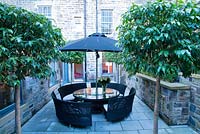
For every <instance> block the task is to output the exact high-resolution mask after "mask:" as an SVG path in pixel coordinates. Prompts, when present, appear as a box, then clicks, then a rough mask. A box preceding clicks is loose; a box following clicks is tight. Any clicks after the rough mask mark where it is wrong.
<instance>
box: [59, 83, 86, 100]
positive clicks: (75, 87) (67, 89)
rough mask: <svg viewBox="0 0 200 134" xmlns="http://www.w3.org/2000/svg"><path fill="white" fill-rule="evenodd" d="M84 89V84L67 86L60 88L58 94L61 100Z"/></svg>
mask: <svg viewBox="0 0 200 134" xmlns="http://www.w3.org/2000/svg"><path fill="white" fill-rule="evenodd" d="M83 88H86V83H75V84H69V85H65V86H62V87H60V88H59V89H58V92H59V93H60V96H61V99H62V100H63V98H64V97H65V96H67V95H70V94H72V93H73V92H74V91H76V90H79V89H83Z"/></svg>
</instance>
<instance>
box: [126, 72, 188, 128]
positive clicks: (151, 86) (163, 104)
mask: <svg viewBox="0 0 200 134" xmlns="http://www.w3.org/2000/svg"><path fill="white" fill-rule="evenodd" d="M127 84H128V86H129V88H130V87H135V88H136V93H137V96H138V97H139V98H140V99H141V100H142V101H144V102H145V103H146V104H147V105H148V106H149V107H150V108H151V109H153V108H154V98H155V97H154V96H155V86H156V84H155V79H154V78H152V77H149V76H146V75H142V74H138V75H137V76H134V77H130V78H129V79H128V80H127ZM189 102H190V87H189V86H187V85H184V84H181V83H167V82H163V81H161V94H160V116H161V117H162V118H163V120H164V121H165V122H166V123H168V124H169V125H175V124H187V122H188V119H189Z"/></svg>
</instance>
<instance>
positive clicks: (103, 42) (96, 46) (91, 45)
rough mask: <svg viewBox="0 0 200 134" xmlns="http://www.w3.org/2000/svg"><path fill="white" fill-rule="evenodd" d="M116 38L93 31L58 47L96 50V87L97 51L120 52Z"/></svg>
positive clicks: (87, 50) (66, 49) (74, 49)
mask: <svg viewBox="0 0 200 134" xmlns="http://www.w3.org/2000/svg"><path fill="white" fill-rule="evenodd" d="M116 43H117V41H116V40H114V39H111V38H108V37H107V36H105V35H104V34H102V33H93V34H91V35H89V36H88V37H86V38H83V39H78V40H75V41H72V42H70V43H68V44H66V45H65V46H64V47H62V48H60V50H61V51H85V52H96V88H97V78H98V69H97V66H98V58H99V54H98V52H99V51H101V52H120V51H121V49H120V48H119V47H117V46H116V45H115V44H116Z"/></svg>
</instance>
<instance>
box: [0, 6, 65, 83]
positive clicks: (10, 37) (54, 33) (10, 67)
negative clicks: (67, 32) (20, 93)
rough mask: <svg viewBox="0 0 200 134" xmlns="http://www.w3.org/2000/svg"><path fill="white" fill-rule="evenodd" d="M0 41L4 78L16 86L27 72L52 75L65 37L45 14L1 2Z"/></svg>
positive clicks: (30, 74) (38, 75)
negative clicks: (53, 65)
mask: <svg viewBox="0 0 200 134" xmlns="http://www.w3.org/2000/svg"><path fill="white" fill-rule="evenodd" d="M0 44H1V45H0V72H1V73H0V81H1V82H3V83H5V84H7V85H9V86H16V85H19V83H20V80H22V79H24V78H25V77H26V76H31V77H37V78H43V77H47V76H49V75H50V73H51V69H50V67H49V62H50V60H52V59H57V58H58V57H59V55H60V54H59V53H60V52H59V49H58V48H59V47H60V46H62V45H63V44H64V40H63V38H62V34H61V31H60V29H58V28H56V27H54V26H53V25H52V23H51V21H50V20H48V19H47V18H46V17H45V16H42V15H38V14H36V13H33V12H29V11H27V10H24V9H22V8H17V7H14V6H9V5H6V4H2V3H0Z"/></svg>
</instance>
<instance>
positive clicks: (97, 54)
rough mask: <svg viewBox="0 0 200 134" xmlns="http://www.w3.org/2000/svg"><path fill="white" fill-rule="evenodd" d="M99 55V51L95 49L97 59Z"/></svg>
mask: <svg viewBox="0 0 200 134" xmlns="http://www.w3.org/2000/svg"><path fill="white" fill-rule="evenodd" d="M99 57H100V56H99V53H98V51H96V58H97V59H98V58H99Z"/></svg>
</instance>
